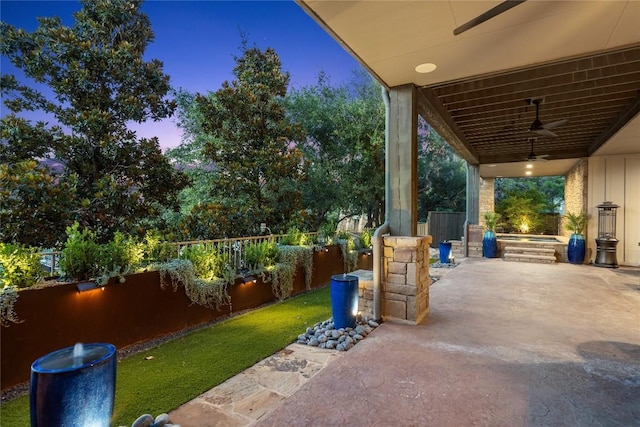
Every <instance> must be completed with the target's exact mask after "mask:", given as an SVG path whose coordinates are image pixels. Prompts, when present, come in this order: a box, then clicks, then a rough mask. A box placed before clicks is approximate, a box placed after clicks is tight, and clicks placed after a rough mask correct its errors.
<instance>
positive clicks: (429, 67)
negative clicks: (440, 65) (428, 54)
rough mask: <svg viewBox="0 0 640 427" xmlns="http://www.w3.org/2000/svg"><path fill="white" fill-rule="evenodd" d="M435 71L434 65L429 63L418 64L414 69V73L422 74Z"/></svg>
mask: <svg viewBox="0 0 640 427" xmlns="http://www.w3.org/2000/svg"><path fill="white" fill-rule="evenodd" d="M435 69H436V64H432V63H431V62H425V63H424V64H420V65H418V66H417V67H416V71H417V72H418V73H422V74H426V73H430V72H432V71H433V70H435Z"/></svg>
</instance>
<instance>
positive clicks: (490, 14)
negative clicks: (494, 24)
mask: <svg viewBox="0 0 640 427" xmlns="http://www.w3.org/2000/svg"><path fill="white" fill-rule="evenodd" d="M525 1H527V0H507V1H503V2H502V3H500V4H499V5H497V6H496V7H494V8H491V9H489V10H487V11H486V12H484V13H483V14H481V15H478V16H476V17H475V18H473V19H472V20H471V21H469V22H466V23H464V24H462V25H461V26H459V27H458V28H456V29H455V30H453V35H454V36H457V35H458V34H462V33H464V32H465V31H467V30H470V29H471V28H473V27H475V26H476V25H480V24H482V23H483V22H485V21H488V20H489V19H491V18H495V17H496V16H498V15H500V14H501V13H504V12H506V11H507V10H509V9H511V8H513V7H516V6H517V5H519V4H521V3H524V2H525Z"/></svg>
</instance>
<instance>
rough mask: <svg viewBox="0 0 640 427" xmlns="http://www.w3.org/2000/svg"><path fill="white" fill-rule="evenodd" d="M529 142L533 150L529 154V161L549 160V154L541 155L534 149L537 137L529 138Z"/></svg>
mask: <svg viewBox="0 0 640 427" xmlns="http://www.w3.org/2000/svg"><path fill="white" fill-rule="evenodd" d="M529 142H530V143H531V152H530V153H529V155H528V156H527V161H529V162H547V161H548V160H547V157H549V155H548V154H542V155H540V156H539V155H537V154H536V153H535V152H534V151H533V143H534V142H536V138H529Z"/></svg>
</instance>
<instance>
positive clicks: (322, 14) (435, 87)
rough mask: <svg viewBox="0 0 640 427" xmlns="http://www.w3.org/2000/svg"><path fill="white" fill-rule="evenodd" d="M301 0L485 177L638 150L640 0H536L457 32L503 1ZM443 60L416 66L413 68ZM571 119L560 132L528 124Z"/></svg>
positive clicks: (554, 168) (562, 169)
mask: <svg viewBox="0 0 640 427" xmlns="http://www.w3.org/2000/svg"><path fill="white" fill-rule="evenodd" d="M297 1H298V4H299V5H300V6H301V7H302V8H303V9H304V10H305V11H306V12H307V13H308V14H309V15H310V16H312V17H313V18H314V19H315V20H316V21H317V22H318V23H319V24H320V25H321V26H323V28H324V29H325V30H326V31H327V32H328V33H329V34H331V35H332V36H333V37H334V38H335V39H336V40H337V41H338V42H339V43H341V44H342V46H343V47H344V48H345V49H346V50H347V51H349V52H350V53H351V54H352V55H353V56H354V57H356V58H357V59H358V60H359V61H360V63H361V64H362V65H363V66H364V67H366V68H367V69H368V70H369V71H370V72H371V73H372V74H373V75H374V76H375V77H376V78H377V79H378V80H379V81H380V82H381V83H382V84H384V85H385V86H386V87H388V88H392V87H396V86H402V85H406V84H414V85H416V86H417V87H418V88H419V94H420V96H419V111H420V114H421V115H422V116H423V117H424V118H425V119H426V120H427V122H428V123H429V124H430V125H431V126H432V127H433V128H434V129H436V131H438V133H440V134H441V135H442V136H443V137H444V138H445V139H446V140H447V142H448V143H449V144H450V145H451V146H452V147H454V149H455V150H456V151H457V152H458V154H459V155H460V156H462V157H463V158H464V159H465V160H467V161H468V162H469V163H471V164H475V165H480V175H481V176H485V177H491V176H524V173H525V170H526V169H525V165H526V163H529V162H528V161H527V157H528V155H529V153H530V152H531V151H532V150H531V141H530V138H536V139H535V142H534V150H533V151H534V152H535V154H536V155H538V156H541V155H545V156H546V157H545V159H547V160H548V161H544V162H542V161H541V162H536V164H535V167H534V169H533V175H562V174H565V173H566V172H567V171H568V170H569V169H570V168H571V167H572V166H573V165H574V164H575V162H576V161H577V159H579V158H583V157H588V156H591V155H593V154H629V153H638V152H640V1H638V0H627V1H544V0H529V1H526V2H524V3H521V4H519V5H517V6H516V7H514V8H512V9H510V10H508V11H506V12H504V13H501V14H499V15H497V16H495V17H494V18H492V19H489V20H488V21H486V22H484V23H481V24H479V25H478V26H476V27H474V28H471V29H469V30H467V31H465V32H463V33H462V34H459V35H454V34H453V30H454V29H455V28H457V27H459V26H460V25H462V24H464V23H465V22H467V21H469V20H471V19H473V18H475V17H477V16H478V15H481V14H482V13H484V12H486V11H487V10H489V9H491V8H492V7H494V6H496V5H498V4H500V3H502V2H500V1H357V0H349V1H324V0H297ZM423 63H433V64H435V65H436V69H435V71H433V72H431V73H427V74H421V73H419V72H417V71H416V66H418V65H420V64H423ZM528 99H539V100H540V106H539V108H540V117H539V118H540V120H541V121H542V122H543V123H545V124H548V123H551V122H555V121H558V120H563V119H566V120H568V122H567V123H566V124H564V125H562V126H559V127H557V128H555V129H553V132H554V133H555V134H557V136H556V137H551V136H544V135H539V134H535V133H532V132H530V131H529V128H530V125H531V124H532V122H533V121H534V119H535V118H536V108H535V105H532V104H531V103H530V102H528V101H527V100H528Z"/></svg>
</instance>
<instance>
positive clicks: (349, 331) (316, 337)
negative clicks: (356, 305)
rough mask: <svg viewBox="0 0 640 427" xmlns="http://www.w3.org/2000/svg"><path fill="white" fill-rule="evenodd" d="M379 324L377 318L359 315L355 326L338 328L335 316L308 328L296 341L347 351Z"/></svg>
mask: <svg viewBox="0 0 640 427" xmlns="http://www.w3.org/2000/svg"><path fill="white" fill-rule="evenodd" d="M378 326H379V324H378V322H376V321H375V320H373V319H371V318H369V317H367V316H365V317H362V316H358V317H357V318H356V326H355V328H339V329H336V328H335V325H334V323H333V318H329V319H328V320H325V321H324V322H318V323H316V324H315V325H313V327H309V328H307V330H306V331H305V332H304V333H303V334H300V335H298V338H297V340H296V343H297V344H304V345H309V346H312V347H318V348H326V349H329V350H338V351H347V350H349V349H350V348H352V347H353V346H354V345H356V344H357V343H359V342H360V341H362V340H363V339H365V338H366V337H367V335H369V334H370V333H371V332H373V330H374V329H375V328H377V327H378Z"/></svg>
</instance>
